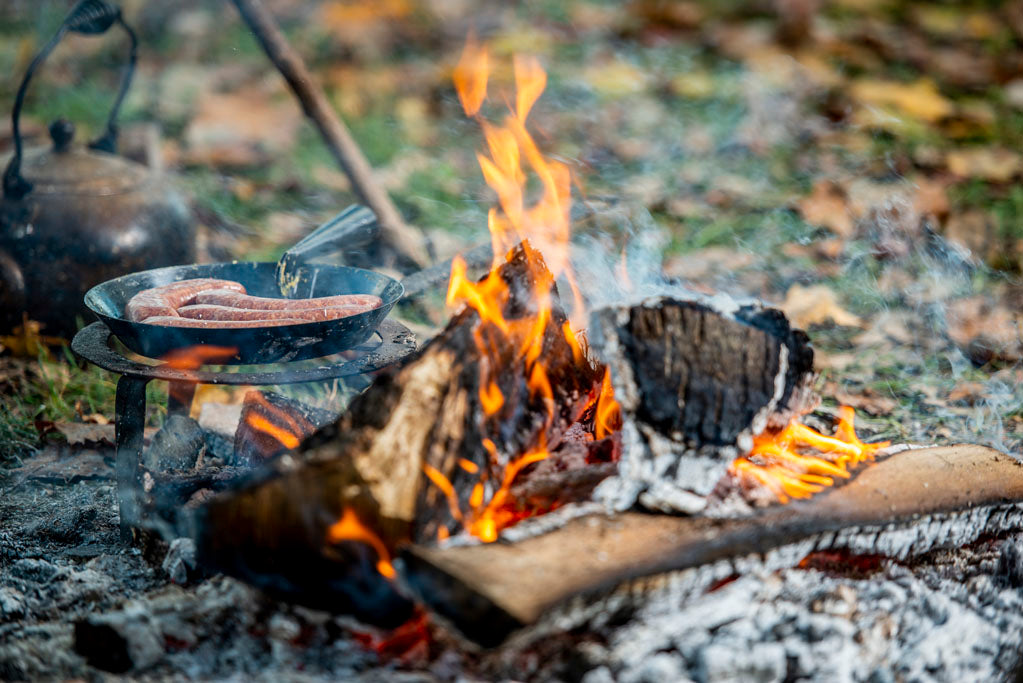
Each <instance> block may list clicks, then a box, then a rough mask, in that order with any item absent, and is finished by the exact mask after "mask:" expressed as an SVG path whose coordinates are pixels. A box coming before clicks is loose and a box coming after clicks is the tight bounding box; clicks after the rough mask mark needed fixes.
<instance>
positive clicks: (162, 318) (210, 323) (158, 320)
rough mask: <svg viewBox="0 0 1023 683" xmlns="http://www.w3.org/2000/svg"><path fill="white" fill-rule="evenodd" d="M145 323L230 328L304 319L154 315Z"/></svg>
mask: <svg viewBox="0 0 1023 683" xmlns="http://www.w3.org/2000/svg"><path fill="white" fill-rule="evenodd" d="M142 322H143V323H145V324H146V325H163V326H164V327H200V328H205V329H231V328H236V329H237V328H243V327H282V326H284V325H301V324H302V323H304V322H306V321H305V320H296V319H294V318H278V319H277V320H197V319H195V318H182V317H180V316H176V315H173V316H172V315H155V316H153V317H151V318H146V319H145V320H143V321H142Z"/></svg>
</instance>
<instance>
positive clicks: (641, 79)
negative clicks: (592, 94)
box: [583, 59, 649, 97]
mask: <svg viewBox="0 0 1023 683" xmlns="http://www.w3.org/2000/svg"><path fill="white" fill-rule="evenodd" d="M648 78H649V77H648V75H647V73H646V72H645V71H644V70H642V69H640V68H639V67H637V66H636V65H634V64H630V63H629V62H626V61H623V60H620V59H614V60H609V61H606V62H602V63H600V64H594V65H592V66H589V67H586V69H584V70H583V80H585V81H586V82H587V83H589V84H590V86H591V87H592V88H593V89H594V90H596V91H597V92H598V93H599V94H601V95H607V96H609V97H621V96H624V95H634V94H636V93H639V92H642V91H643V90H645V89H646V87H647V80H648Z"/></svg>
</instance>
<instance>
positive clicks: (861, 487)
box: [403, 445, 1023, 645]
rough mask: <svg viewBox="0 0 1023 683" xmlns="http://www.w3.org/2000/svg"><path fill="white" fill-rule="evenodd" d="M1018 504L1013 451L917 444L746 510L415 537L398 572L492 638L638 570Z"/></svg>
mask: <svg viewBox="0 0 1023 683" xmlns="http://www.w3.org/2000/svg"><path fill="white" fill-rule="evenodd" d="M1019 501H1023V465H1021V464H1020V462H1018V461H1017V460H1016V459H1014V458H1012V457H1010V456H1008V455H1005V454H1003V453H999V452H998V451H995V450H992V449H990V448H986V447H983V446H973V445H962V446H948V447H939V448H926V449H917V450H908V451H903V452H901V453H898V454H896V455H893V456H891V457H889V458H888V459H886V460H883V461H881V462H878V463H876V464H873V465H870V466H868V467H866V468H865V469H864V470H862V471H861V472H860V473H859V474H858V475H857V476H856V477H855V478H854V479H853V480H852V481H851V482H849V483H848V484H846V485H845V486H841V487H839V488H835V489H832V490H830V491H828V492H825V493H821V494H818V495H817V496H816V497H814V498H812V499H810V500H808V501H800V502H796V503H792V504H789V505H785V506H775V507H773V508H769V509H766V510H764V511H762V512H760V513H758V514H756V515H754V516H751V517H747V518H740V519H713V518H707V517H672V516H666V515H646V514H640V513H627V514H622V515H618V516H606V515H591V516H586V517H582V518H578V519H575V520H572V521H570V522H568V523H566V524H565V525H564V526H563V527H561V528H560V529H557V530H556V531H552V532H549V533H546V534H543V535H540V536H536V537H533V538H528V539H525V540H521V541H519V542H517V543H514V544H503V543H491V544H488V545H477V546H470V547H454V548H430V547H422V546H414V547H410V548H407V549H406V550H405V551H404V553H403V560H404V561H405V564H406V567H407V576H406V579H407V580H408V581H409V583H410V584H411V585H412V586H413V587H414V589H415V592H416V593H417V595H418V596H419V597H420V598H421V599H422V600H423V601H424V602H425V603H426V604H427V605H429V606H430V608H431V609H433V610H434V611H436V612H437V613H439V614H441V615H442V616H444V617H446V618H447V619H448V620H450V621H451V622H452V623H454V624H455V625H456V626H457V627H458V628H459V629H460V630H461V631H462V632H463V633H464V634H465V635H466V636H467V637H469V638H471V639H473V640H475V641H477V642H480V643H482V644H485V645H494V644H497V643H499V642H501V641H502V640H504V639H505V638H506V637H507V636H508V635H509V634H510V633H512V632H513V631H514V630H516V629H518V628H521V627H523V626H526V625H529V624H533V623H535V622H536V621H537V620H539V619H540V618H541V617H542V616H543V615H544V614H545V612H547V611H548V610H551V609H552V608H554V607H555V606H557V605H559V604H562V603H564V602H565V601H567V600H568V599H569V598H571V597H573V596H580V595H593V594H598V593H600V592H601V591H607V590H610V589H613V588H614V587H615V586H616V585H620V584H622V583H623V582H628V581H630V580H634V579H637V578H640V577H644V576H652V575H655V574H659V573H662V572H667V571H673V570H681V569H687V568H692V567H698V566H701V565H706V564H709V563H713V562H715V561H718V560H721V559H725V558H732V557H742V556H746V555H749V554H752V553H767V552H768V551H770V550H772V549H774V548H778V547H780V546H783V545H785V544H789V543H793V542H798V541H800V540H802V539H808V538H813V537H819V536H821V535H826V534H829V533H831V532H837V531H839V530H842V529H847V528H854V527H855V528H859V529H865V530H867V531H869V530H870V529H878V530H881V529H886V528H892V526H893V525H894V526H899V525H907V526H911V525H913V524H914V520H918V519H921V518H924V517H926V516H928V515H933V514H938V513H943V512H954V511H965V510H969V509H971V508H978V507H983V506H991V505H999V504H1004V503H1016V502H1019ZM832 535H833V536H835V537H836V538H837V535H835V534H832ZM912 540H913V534H909V538H908V540H907V542H911V541H912ZM839 546H840V541H839Z"/></svg>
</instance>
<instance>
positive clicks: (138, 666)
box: [75, 604, 163, 673]
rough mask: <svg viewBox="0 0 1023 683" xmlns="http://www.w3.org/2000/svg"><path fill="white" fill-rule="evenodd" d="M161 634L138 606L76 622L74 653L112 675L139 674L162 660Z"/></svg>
mask: <svg viewBox="0 0 1023 683" xmlns="http://www.w3.org/2000/svg"><path fill="white" fill-rule="evenodd" d="M160 640H161V639H160V634H159V633H158V630H157V629H156V628H155V627H154V625H153V624H152V619H151V615H150V614H149V613H148V612H146V611H145V610H144V609H143V608H142V607H141V606H139V605H130V604H129V606H127V607H126V608H125V609H123V610H119V611H116V612H110V613H108V614H93V615H89V616H88V617H85V618H84V619H80V620H79V621H77V622H75V652H77V653H78V654H80V655H82V656H83V657H85V661H87V662H88V663H89V664H90V665H91V666H94V667H96V668H97V669H102V670H103V671H109V672H111V673H125V672H128V671H132V670H135V671H138V670H142V669H145V668H147V667H149V666H152V665H153V664H155V663H156V662H157V661H158V660H159V659H160V658H161V657H162V656H163V647H162V645H161V642H160Z"/></svg>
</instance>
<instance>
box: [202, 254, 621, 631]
mask: <svg viewBox="0 0 1023 683" xmlns="http://www.w3.org/2000/svg"><path fill="white" fill-rule="evenodd" d="M499 274H500V276H501V277H502V278H503V279H504V281H505V283H506V284H507V286H508V291H509V296H508V297H507V301H506V303H505V306H504V316H505V319H506V320H507V321H508V323H509V326H510V327H511V328H515V326H516V325H517V324H518V325H520V326H522V327H531V325H532V323H531V322H530V320H531V319H530V316H531V315H532V314H533V313H535V310H534V308H533V306H534V305H535V303H534V302H535V297H534V296H533V293H534V290H535V287H536V284H537V282H536V278H548V279H549V278H550V277H551V276H550V274H549V272H548V271H547V270H546V267H545V266H544V265H543V261H542V259H541V257H540V255H539V254H538V253H537V252H535V251H532V250H531V249H530V248H529V247H528V245H520V246H519V247H517V248H516V249H514V250H513V251H512V252H510V254H509V256H508V259H507V262H506V263H504V264H502V266H501V267H500V268H499ZM555 299H556V293H555ZM565 320H566V318H565V315H564V313H563V312H562V311H561V309H560V307H559V306H557V305H555V307H554V310H553V311H552V312H551V315H550V319H549V320H548V322H547V324H546V327H545V328H544V330H543V336H542V350H541V354H540V357H541V358H542V359H543V363H544V365H545V367H546V368H547V373H548V376H549V378H550V384H551V387H552V391H553V393H554V401H553V405H554V406H555V408H554V411H555V412H554V416H553V419H551V420H548V419H546V416H547V412H546V405H547V404H546V401H545V400H544V398H543V397H542V396H538V395H534V394H532V393H531V392H530V390H529V388H528V386H527V384H526V380H527V376H528V373H527V372H526V360H525V358H524V356H523V354H522V353H521V341H522V340H521V339H520V338H518V337H519V336H521V335H515V334H512V335H510V336H505V335H504V334H501V333H499V331H498V330H497V329H496V327H494V326H493V324H492V323H487V322H482V321H481V320H480V318H479V316H478V315H477V313H476V312H475V311H473V310H472V309H469V308H466V309H464V310H462V311H461V312H459V313H458V314H456V315H455V316H454V317H453V318H452V320H451V321H450V323H449V324H448V326H447V327H446V328H445V330H444V331H443V332H442V333H441V334H439V335H438V336H437V337H435V338H434V339H433V340H431V341H430V342H429V343H428V344H427V345H426V346H425V347H424V348H423V349H422V350H421V351H420V352H419V353H418V354H417V355H416V356H415V357H414V358H412V359H411V360H409V361H408V362H406V363H405V364H404V365H403V366H402V367H400V368H392V369H389V370H387V371H385V372H383V373H382V374H381V375H380V376H378V377H377V379H376V381H375V382H374V384H373V385H372V386H370V387H369V388H368V389H367V390H366V391H365V392H363V393H362V394H360V395H359V396H358V397H356V398H355V399H353V401H352V403H351V404H350V406H349V408H348V410H347V411H346V412H345V413H344V414H343V415H342V416H341V417H340V418H339V419H338V421H337V422H336V423H335V424H334V425H332V426H330V427H328V428H326V429H324V430H321V431H320V432H318V433H316V434H314V435H313V436H312V437H310V438H309V439H307V440H306V442H305V443H304V444H303V445H302V446H301V447H300V448H299V449H298V451H297V452H296V453H292V454H286V455H284V456H282V457H279V458H277V459H276V460H273V461H271V462H270V463H269V465H268V466H267V467H266V468H265V469H262V470H261V471H260V473H259V474H257V475H255V476H254V478H253V479H250V480H249V481H247V482H244V483H242V484H240V485H239V486H237V487H235V488H233V489H232V490H230V491H226V492H224V493H223V494H221V495H219V496H217V497H216V498H214V499H213V500H212V501H210V503H209V504H207V506H206V507H205V509H204V510H203V511H202V513H201V515H200V518H199V520H198V528H199V533H198V542H197V547H198V549H199V553H200V557H201V558H202V559H203V560H204V561H205V562H206V563H207V564H209V565H212V566H213V567H215V568H218V569H220V570H222V571H225V572H228V573H231V574H234V575H236V576H239V577H241V578H244V579H246V580H248V581H250V582H252V583H254V584H256V585H258V586H260V587H263V588H266V589H268V590H270V591H272V592H274V593H275V594H277V595H281V596H285V597H289V598H290V599H292V600H295V601H297V602H303V603H307V604H314V605H315V606H319V607H324V608H326V607H329V608H332V609H336V610H338V611H347V612H354V613H355V614H357V615H359V616H360V618H363V619H366V620H368V621H371V622H372V623H380V622H381V614H383V615H384V616H385V617H387V618H389V616H388V615H389V614H391V613H394V614H400V613H401V611H402V609H404V607H405V603H404V602H402V599H401V598H400V595H399V594H398V592H397V591H396V590H394V589H393V588H392V587H391V585H390V584H388V583H387V582H385V581H383V580H382V579H381V578H380V577H379V575H377V574H376V572H375V570H374V569H373V565H372V563H371V562H369V563H368V560H371V559H373V557H374V555H373V552H372V550H369V548H368V546H366V545H365V544H359V543H342V544H338V545H337V546H334V545H330V544H328V543H326V542H325V539H326V538H327V530H328V528H329V527H330V525H331V524H332V523H334V522H335V521H337V520H338V519H340V518H341V516H342V513H343V510H344V509H345V508H346V507H351V508H353V509H354V510H355V512H356V513H357V515H358V517H359V519H360V521H362V522H363V523H364V525H366V526H368V527H369V528H371V529H372V530H373V532H374V533H375V534H376V535H377V536H379V537H380V538H381V539H382V540H383V542H384V544H385V545H386V546H387V547H388V548H390V549H393V548H395V547H396V546H397V545H399V544H401V543H404V542H408V541H410V540H414V541H418V542H422V541H427V540H431V539H434V538H436V537H437V533H438V529H440V528H441V527H445V528H447V529H448V531H449V532H451V533H457V532H459V531H461V524H460V522H458V521H457V520H456V519H455V518H454V517H453V515H452V513H451V511H450V506H449V502H448V500H447V498H446V497H445V495H444V494H443V492H442V491H441V490H440V489H439V488H438V487H437V486H435V485H434V484H433V483H431V482H430V481H429V480H428V479H427V478H426V476H425V475H424V473H423V472H424V466H425V465H430V466H431V467H434V468H436V469H437V470H438V471H440V472H441V473H443V474H444V475H445V476H446V477H447V478H448V479H449V480H450V481H451V482H452V483H453V484H454V486H455V490H456V491H458V492H459V496H460V498H461V503H462V504H463V508H464V509H468V507H469V506H468V505H467V500H468V497H469V495H470V492H471V490H472V488H473V486H474V485H475V484H476V482H477V481H479V475H478V474H472V473H470V472H467V471H466V470H465V469H464V468H463V467H460V466H459V459H465V460H468V461H470V462H472V463H474V464H475V465H477V466H478V468H479V470H480V471H481V472H483V473H486V474H487V475H488V476H487V483H486V485H487V486H489V487H493V486H494V485H495V482H496V483H499V482H500V481H501V474H502V472H503V467H504V465H505V464H507V462H508V460H509V459H510V458H512V457H517V456H518V455H520V454H522V453H524V452H526V451H527V450H528V449H530V448H532V447H535V446H536V444H538V443H541V442H543V443H546V444H547V448H548V449H549V450H550V451H551V452H552V454H554V457H552V460H556V459H557V457H556V456H557V454H558V453H560V450H565V451H568V450H573V452H574V450H575V449H577V448H578V439H577V438H576V437H575V436H574V432H573V434H572V435H570V434H569V430H570V429H571V428H572V426H573V425H576V424H577V423H578V422H579V420H581V419H590V418H587V415H589V413H591V412H592V410H589V411H588V406H589V404H590V403H591V402H592V399H593V397H594V395H595V393H594V392H595V391H597V389H598V388H599V386H600V383H601V381H602V379H603V371H602V369H601V368H599V367H597V366H596V365H593V364H591V363H588V362H586V363H577V362H576V359H575V357H574V355H573V351H572V348H571V346H570V345H569V343H568V341H567V340H566V339H565V337H564V333H563V330H562V325H563V324H564V322H565ZM480 339H482V340H483V342H484V343H485V344H486V347H487V348H488V349H490V353H491V354H493V357H496V358H498V362H497V363H496V364H495V372H494V373H493V374H492V375H490V376H489V377H492V378H493V379H494V380H495V381H497V383H498V384H499V386H500V389H501V392H502V393H503V395H504V396H505V404H504V406H503V407H502V408H501V409H500V410H499V411H498V413H497V414H496V415H492V416H489V417H488V416H487V415H485V414H484V411H483V409H482V407H481V405H480V398H479V389H480V382H481V377H480V372H481V367H485V366H486V365H487V360H486V359H485V358H484V356H483V355H482V354H481V352H480V350H479V346H478V344H477V340H480ZM485 438H488V439H490V440H491V441H493V443H494V446H495V456H493V457H494V460H492V459H491V458H492V456H491V455H490V454H489V453H488V451H487V449H486V448H484V446H483V440H484V439H485ZM605 441H609V440H605ZM608 448H613V445H612V446H608V445H606V444H603V445H595V446H593V448H592V450H593V452H594V454H595V459H596V460H597V461H598V462H599V460H600V458H604V459H607V458H608V457H610V456H609V455H608V454H607V453H606V452H605V451H607V449H608ZM559 449H560V450H559ZM589 452H590V449H589V448H587V449H586V451H585V452H584V453H583V456H582V461H583V465H585V463H586V455H587V454H589ZM597 456H599V457H597ZM577 459H578V458H577ZM605 464H606V463H605ZM566 467H567V465H566ZM595 471H597V472H598V473H599V478H603V477H604V476H607V474H609V473H610V470H609V468H607V467H600V468H598V469H597V470H595ZM553 474H554V473H551V476H553ZM599 478H598V479H594V477H587V476H580V475H578V474H577V475H573V477H572V479H573V483H572V486H574V487H575V488H576V489H577V490H583V489H586V488H587V487H589V488H592V486H593V485H595V483H596V481H599ZM550 489H551V487H550V486H549V485H548V486H546V487H545V486H538V487H537V490H536V491H530V492H528V497H535V498H536V499H538V500H541V501H545V502H546V503H548V504H554V503H555V502H560V501H558V500H557V496H556V495H555V493H554V492H552V491H551V490H550ZM492 490H493V488H491V491H492ZM331 567H333V569H331ZM370 589H372V591H375V592H374V593H373V595H374V596H375V597H374V598H373V600H378V601H380V602H381V606H380V608H379V610H378V612H374V610H373V609H372V608H371V607H372V602H373V601H372V600H368V599H367V600H363V599H361V598H360V597H359V595H358V593H359V591H369V590H370ZM334 594H336V595H334Z"/></svg>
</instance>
